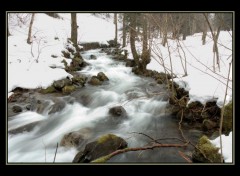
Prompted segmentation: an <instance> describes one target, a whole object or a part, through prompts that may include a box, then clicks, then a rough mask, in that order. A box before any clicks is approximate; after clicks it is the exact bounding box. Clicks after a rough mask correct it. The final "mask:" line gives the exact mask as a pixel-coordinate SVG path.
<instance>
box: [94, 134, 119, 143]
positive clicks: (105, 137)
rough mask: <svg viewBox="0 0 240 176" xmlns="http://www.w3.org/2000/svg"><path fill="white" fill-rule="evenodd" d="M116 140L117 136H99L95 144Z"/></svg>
mask: <svg viewBox="0 0 240 176" xmlns="http://www.w3.org/2000/svg"><path fill="white" fill-rule="evenodd" d="M116 138H117V136H116V135H114V134H106V135H103V136H101V137H100V138H98V140H97V142H98V143H99V144H101V143H104V142H106V141H108V140H111V139H113V140H114V139H116Z"/></svg>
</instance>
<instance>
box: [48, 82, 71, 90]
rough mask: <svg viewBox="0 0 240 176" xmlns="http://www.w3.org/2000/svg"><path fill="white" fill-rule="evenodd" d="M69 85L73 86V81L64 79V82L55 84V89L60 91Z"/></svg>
mask: <svg viewBox="0 0 240 176" xmlns="http://www.w3.org/2000/svg"><path fill="white" fill-rule="evenodd" d="M68 85H72V81H70V80H69V79H62V80H58V81H54V82H53V86H54V88H55V89H57V90H60V91H61V90H62V88H63V87H64V86H68Z"/></svg>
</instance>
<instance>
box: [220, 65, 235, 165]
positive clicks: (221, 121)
mask: <svg viewBox="0 0 240 176" xmlns="http://www.w3.org/2000/svg"><path fill="white" fill-rule="evenodd" d="M231 64H232V62H230V63H229V70H228V80H227V86H226V92H225V96H224V101H223V107H222V112H221V120H220V128H219V135H220V149H221V162H223V155H222V153H223V151H222V124H223V113H224V110H225V103H226V97H227V90H228V82H229V75H230V70H231Z"/></svg>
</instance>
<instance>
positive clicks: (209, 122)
mask: <svg viewBox="0 0 240 176" xmlns="http://www.w3.org/2000/svg"><path fill="white" fill-rule="evenodd" d="M216 127H217V123H216V122H214V121H212V120H209V119H205V120H204V121H203V124H202V128H203V130H205V131H209V130H212V129H214V128H216Z"/></svg>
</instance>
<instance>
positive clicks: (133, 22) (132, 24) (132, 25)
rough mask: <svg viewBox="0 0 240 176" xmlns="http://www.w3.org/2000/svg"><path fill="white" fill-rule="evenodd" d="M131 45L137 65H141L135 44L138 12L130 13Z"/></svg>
mask: <svg viewBox="0 0 240 176" xmlns="http://www.w3.org/2000/svg"><path fill="white" fill-rule="evenodd" d="M129 26H130V45H131V51H132V55H133V59H134V61H135V63H136V64H137V65H139V55H138V53H137V50H136V46H135V39H136V14H135V13H131V14H130V25H129Z"/></svg>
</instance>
